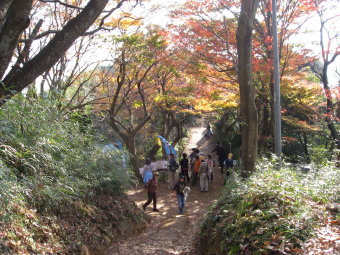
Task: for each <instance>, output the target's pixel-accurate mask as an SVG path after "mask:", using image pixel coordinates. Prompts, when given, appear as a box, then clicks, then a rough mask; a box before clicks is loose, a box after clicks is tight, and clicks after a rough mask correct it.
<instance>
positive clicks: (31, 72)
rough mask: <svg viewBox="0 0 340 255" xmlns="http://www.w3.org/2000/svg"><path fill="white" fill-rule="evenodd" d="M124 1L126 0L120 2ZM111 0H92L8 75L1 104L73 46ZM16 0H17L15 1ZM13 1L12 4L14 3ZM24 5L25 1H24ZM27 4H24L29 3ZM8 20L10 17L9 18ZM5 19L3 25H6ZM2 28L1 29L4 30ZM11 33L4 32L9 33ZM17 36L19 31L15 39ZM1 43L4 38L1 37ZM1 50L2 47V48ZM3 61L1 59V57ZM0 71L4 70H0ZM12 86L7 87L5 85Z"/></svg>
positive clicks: (3, 68)
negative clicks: (20, 66)
mask: <svg viewBox="0 0 340 255" xmlns="http://www.w3.org/2000/svg"><path fill="white" fill-rule="evenodd" d="M14 1H15V2H19V1H21V2H32V0H14ZM122 2H124V1H123V0H122V1H121V3H122ZM107 3H108V0H90V2H89V3H88V4H87V5H86V7H85V8H84V9H83V10H82V11H81V12H80V13H79V14H78V15H77V16H76V17H75V18H73V19H72V20H70V21H69V22H68V23H67V24H66V25H65V26H64V28H63V29H62V30H61V31H60V32H58V33H57V34H56V35H55V36H54V38H53V39H52V40H51V41H50V42H49V43H48V44H47V45H46V46H45V47H44V48H43V49H42V50H41V51H40V52H39V53H38V54H37V55H36V56H35V57H33V58H32V59H31V60H29V61H27V62H26V63H25V64H24V66H23V67H22V68H21V69H19V70H18V71H17V72H16V73H15V74H14V75H11V76H10V77H5V78H4V80H3V83H4V84H5V87H0V98H1V99H2V100H1V101H0V105H2V104H3V103H4V102H5V101H4V100H3V99H5V98H10V97H11V96H13V91H15V92H16V93H18V92H20V91H22V90H23V89H24V88H25V87H27V86H28V85H29V84H30V83H32V82H33V81H34V80H35V79H36V78H37V77H38V76H40V75H41V74H43V73H44V72H45V71H46V70H48V69H50V68H51V67H52V66H53V65H54V64H55V63H57V61H58V60H59V59H60V58H61V57H62V56H63V55H64V53H65V52H66V51H67V50H68V49H69V47H71V45H72V44H73V43H74V41H75V40H76V39H77V38H78V37H79V36H82V35H83V34H84V33H85V32H86V30H87V29H88V28H89V27H90V26H91V25H92V24H93V23H94V22H95V20H96V19H97V18H98V16H99V15H100V14H101V13H102V11H103V10H104V8H105V6H106V5H107ZM13 4H14V2H13ZM13 4H12V5H13ZM21 5H24V4H23V3H21ZM26 5H27V4H25V5H24V6H26ZM10 8H11V7H10ZM6 22H7V20H6ZM5 25H6V23H5V24H4V26H3V29H2V30H4V28H5ZM2 32H3V31H1V33H2ZM7 34H8V33H5V34H4V36H5V35H7ZM17 40H18V35H17V38H16V41H17ZM0 43H1V39H0ZM12 44H14V46H13V47H15V46H16V43H15V41H13V42H11V45H12ZM0 49H1V52H2V51H3V49H2V48H0ZM1 61H2V60H1ZM7 65H8V63H7V64H6V63H4V65H2V64H1V69H0V71H1V70H6V69H7ZM0 74H1V73H0ZM6 86H7V88H10V89H7V88H6Z"/></svg>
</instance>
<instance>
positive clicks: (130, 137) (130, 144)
mask: <svg viewBox="0 0 340 255" xmlns="http://www.w3.org/2000/svg"><path fill="white" fill-rule="evenodd" d="M126 137H127V139H125V140H123V141H124V143H125V146H126V148H127V150H128V152H129V153H130V162H131V165H132V168H133V171H134V173H135V176H136V177H137V178H139V179H140V180H141V175H140V173H139V168H140V167H141V166H140V162H139V160H138V157H137V155H136V145H135V134H133V133H129V134H127V136H126Z"/></svg>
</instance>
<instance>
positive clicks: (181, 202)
mask: <svg viewBox="0 0 340 255" xmlns="http://www.w3.org/2000/svg"><path fill="white" fill-rule="evenodd" d="M186 186H187V185H186V183H185V181H184V176H183V175H180V176H179V180H178V182H177V183H176V184H175V186H174V188H173V190H174V191H175V193H176V196H177V202H178V209H179V213H180V214H183V213H184V207H185V196H184V189H185V187H186Z"/></svg>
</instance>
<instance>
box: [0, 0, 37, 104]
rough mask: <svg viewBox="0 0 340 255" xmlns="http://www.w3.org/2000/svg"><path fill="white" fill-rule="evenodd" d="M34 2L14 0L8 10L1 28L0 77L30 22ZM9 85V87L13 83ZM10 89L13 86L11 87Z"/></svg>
mask: <svg viewBox="0 0 340 255" xmlns="http://www.w3.org/2000/svg"><path fill="white" fill-rule="evenodd" d="M32 3H33V0H14V1H13V3H12V4H11V5H10V6H9V8H8V10H7V13H6V19H5V22H4V24H3V26H2V27H1V30H0V79H1V78H2V76H3V75H4V73H5V72H6V70H7V67H8V65H9V63H10V62H11V59H12V56H13V53H14V50H15V47H16V46H17V43H18V40H19V37H20V35H21V33H22V32H23V31H24V30H25V29H26V28H27V27H28V25H29V24H30V19H29V15H30V12H31V9H32ZM7 85H8V87H9V86H10V85H11V84H7ZM27 85H28V84H27ZM8 90H13V88H12V87H9V88H8ZM0 91H1V92H2V90H0ZM0 97H1V94H0Z"/></svg>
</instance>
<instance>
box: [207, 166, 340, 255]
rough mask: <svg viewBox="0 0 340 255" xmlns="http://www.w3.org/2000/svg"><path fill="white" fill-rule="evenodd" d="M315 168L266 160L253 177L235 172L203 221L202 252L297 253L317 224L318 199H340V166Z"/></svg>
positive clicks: (328, 200)
mask: <svg viewBox="0 0 340 255" xmlns="http://www.w3.org/2000/svg"><path fill="white" fill-rule="evenodd" d="M277 168H280V169H279V170H278V169H277ZM314 169H315V170H311V171H309V172H307V173H304V172H302V171H300V170H298V169H294V168H293V167H290V168H289V167H288V166H280V167H278V166H277V165H275V162H271V161H269V160H263V161H262V162H260V163H259V164H258V170H257V172H255V173H254V174H253V175H252V176H251V177H250V178H249V179H247V180H242V179H240V178H239V177H238V175H236V174H235V173H234V174H233V175H232V176H231V177H230V178H229V180H228V181H227V184H226V187H225V190H224V193H223V196H222V198H221V199H220V200H219V201H218V202H217V203H216V205H215V206H214V207H213V208H212V210H211V211H210V212H209V213H208V215H207V217H206V219H205V221H204V223H203V225H202V232H201V248H202V254H215V255H217V254H276V253H279V252H288V253H294V250H295V249H298V248H299V247H300V245H301V243H303V242H304V241H305V240H306V238H307V237H309V236H310V235H311V234H312V232H313V225H314V224H316V223H317V220H318V217H317V214H316V213H315V210H314V208H313V205H315V202H332V201H338V200H339V197H338V196H339V195H338V194H339V188H338V187H339V180H338V178H336V176H339V169H337V168H335V167H331V166H330V167H323V168H322V167H319V168H317V167H315V166H314Z"/></svg>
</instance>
